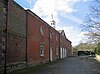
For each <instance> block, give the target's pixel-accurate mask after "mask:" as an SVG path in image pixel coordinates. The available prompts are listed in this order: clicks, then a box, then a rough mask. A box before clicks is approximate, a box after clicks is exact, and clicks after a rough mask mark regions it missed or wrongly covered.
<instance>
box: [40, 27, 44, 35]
mask: <svg viewBox="0 0 100 74" xmlns="http://www.w3.org/2000/svg"><path fill="white" fill-rule="evenodd" d="M40 33H41V35H42V36H43V35H44V27H43V26H41V27H40Z"/></svg>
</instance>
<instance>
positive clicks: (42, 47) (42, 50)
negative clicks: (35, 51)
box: [40, 43, 44, 56]
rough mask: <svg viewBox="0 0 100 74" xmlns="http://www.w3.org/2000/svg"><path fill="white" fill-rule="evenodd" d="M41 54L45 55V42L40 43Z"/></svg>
mask: <svg viewBox="0 0 100 74" xmlns="http://www.w3.org/2000/svg"><path fill="white" fill-rule="evenodd" d="M40 56H44V43H41V44H40Z"/></svg>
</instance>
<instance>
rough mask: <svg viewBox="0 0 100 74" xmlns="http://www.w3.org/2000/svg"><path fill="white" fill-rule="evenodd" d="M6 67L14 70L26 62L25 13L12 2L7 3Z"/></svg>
mask: <svg viewBox="0 0 100 74" xmlns="http://www.w3.org/2000/svg"><path fill="white" fill-rule="evenodd" d="M7 20H8V22H7V50H6V56H7V66H8V68H9V69H12V68H13V69H14V68H16V67H18V65H20V64H25V62H26V54H25V53H26V12H25V10H24V9H23V8H22V7H21V6H19V5H18V4H17V3H16V2H14V1H13V0H9V3H8V19H7Z"/></svg>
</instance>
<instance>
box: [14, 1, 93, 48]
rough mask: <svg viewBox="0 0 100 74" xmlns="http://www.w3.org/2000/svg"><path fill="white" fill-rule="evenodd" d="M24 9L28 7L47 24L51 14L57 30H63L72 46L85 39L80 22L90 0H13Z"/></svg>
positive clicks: (87, 9)
mask: <svg viewBox="0 0 100 74" xmlns="http://www.w3.org/2000/svg"><path fill="white" fill-rule="evenodd" d="M14 1H15V2H17V3H18V4H20V5H21V6H22V7H23V8H25V9H30V10H31V11H32V12H34V13H35V14H36V15H38V16H39V17H40V18H42V19H43V20H44V21H46V22H47V23H48V24H50V21H51V15H53V19H54V20H55V22H56V29H57V30H64V32H65V34H66V37H67V38H68V39H69V40H70V41H71V42H72V46H75V45H78V44H79V43H80V42H83V41H82V40H85V37H84V34H85V31H82V27H81V24H82V23H83V21H84V19H85V16H86V15H87V14H88V13H89V6H90V2H91V1H92V0H14Z"/></svg>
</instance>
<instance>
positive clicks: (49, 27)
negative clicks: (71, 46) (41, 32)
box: [49, 26, 50, 62]
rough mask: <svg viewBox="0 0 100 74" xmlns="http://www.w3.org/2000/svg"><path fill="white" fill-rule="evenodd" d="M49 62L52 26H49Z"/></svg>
mask: <svg viewBox="0 0 100 74" xmlns="http://www.w3.org/2000/svg"><path fill="white" fill-rule="evenodd" d="M49 62H50V26H49Z"/></svg>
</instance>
